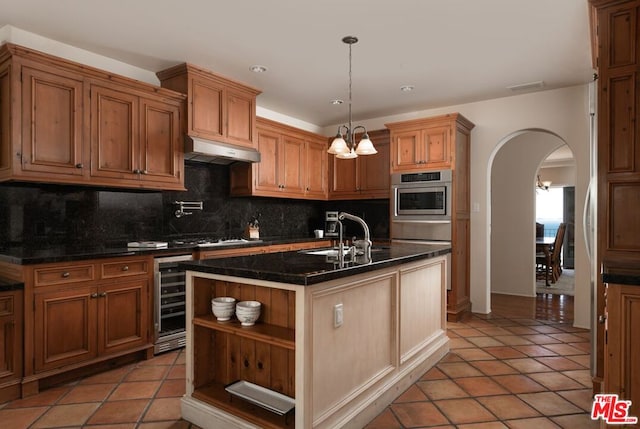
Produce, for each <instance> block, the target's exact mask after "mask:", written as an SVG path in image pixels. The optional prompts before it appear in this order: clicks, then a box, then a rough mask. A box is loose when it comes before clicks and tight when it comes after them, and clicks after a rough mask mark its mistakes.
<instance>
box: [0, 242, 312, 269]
mask: <svg viewBox="0 0 640 429" xmlns="http://www.w3.org/2000/svg"><path fill="white" fill-rule="evenodd" d="M314 240H320V241H321V240H324V239H315V238H309V237H307V238H277V237H274V238H269V239H263V240H259V241H250V242H248V243H243V244H228V245H224V246H217V247H205V248H202V249H201V250H214V249H215V250H218V249H232V248H244V247H252V246H267V245H273V244H284V243H297V242H305V241H314ZM165 241H167V242H169V243H171V241H170V240H165ZM195 249H196V246H195V245H193V244H185V245H171V244H170V245H169V246H168V247H165V248H161V249H153V248H132V247H127V245H126V243H122V245H103V244H95V245H86V244H85V245H72V244H60V245H48V246H47V245H45V246H43V245H38V244H37V243H36V244H30V245H21V246H4V247H1V246H0V261H3V262H8V263H10V264H17V265H33V264H45V263H52V262H66V261H81V260H87V259H98V258H112V257H119V256H134V255H153V256H162V255H167V256H168V255H180V254H182V255H186V254H189V253H191V252H193V251H194V250H195Z"/></svg>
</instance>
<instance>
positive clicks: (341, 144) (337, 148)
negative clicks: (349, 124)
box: [327, 134, 349, 155]
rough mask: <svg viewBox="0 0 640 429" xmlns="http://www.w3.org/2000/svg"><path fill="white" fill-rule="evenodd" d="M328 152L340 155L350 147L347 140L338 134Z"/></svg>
mask: <svg viewBox="0 0 640 429" xmlns="http://www.w3.org/2000/svg"><path fill="white" fill-rule="evenodd" d="M327 152H329V153H330V154H333V155H338V154H341V153H348V152H349V148H348V147H347V142H345V141H344V139H343V138H342V136H341V135H340V134H338V135H337V136H336V138H335V139H333V141H332V142H331V146H330V147H329V150H328V151H327Z"/></svg>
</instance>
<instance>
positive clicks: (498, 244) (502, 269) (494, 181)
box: [490, 131, 564, 297]
mask: <svg viewBox="0 0 640 429" xmlns="http://www.w3.org/2000/svg"><path fill="white" fill-rule="evenodd" d="M562 145H564V142H563V141H562V139H560V138H559V137H557V136H556V135H554V134H550V133H547V132H542V131H530V132H526V133H523V134H520V135H517V136H515V137H514V138H512V139H511V140H509V141H508V142H506V143H505V144H504V145H503V146H502V147H501V148H500V149H499V150H498V152H497V154H496V156H495V158H494V159H493V168H492V174H491V208H492V210H491V225H492V227H491V282H490V285H491V292H495V293H502V294H508V295H521V296H530V297H532V296H535V294H536V289H535V286H536V285H535V283H536V282H535V270H534V261H535V246H534V245H533V243H534V237H535V214H536V202H535V192H536V191H535V186H534V184H535V177H536V173H537V171H538V166H539V165H540V163H541V162H542V161H543V160H544V158H546V156H547V155H548V154H549V153H550V152H552V151H553V150H555V149H556V148H557V147H559V146H562Z"/></svg>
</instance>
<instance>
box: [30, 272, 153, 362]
mask: <svg viewBox="0 0 640 429" xmlns="http://www.w3.org/2000/svg"><path fill="white" fill-rule="evenodd" d="M148 290H149V284H148V281H147V280H146V279H144V280H132V281H126V282H122V283H113V284H105V285H100V286H98V287H96V286H94V285H91V284H87V285H84V286H80V287H74V288H71V289H67V290H53V291H43V292H40V291H37V292H36V293H35V294H34V298H35V332H34V334H35V335H34V351H35V363H34V369H35V371H36V372H40V371H46V370H50V369H55V368H60V367H62V366H65V365H70V364H74V363H77V362H82V361H86V360H90V359H93V358H95V357H97V356H104V355H106V354H111V353H116V352H120V351H126V350H128V349H130V348H135V347H138V346H143V345H144V344H145V343H147V341H148V320H149V317H150V315H149V305H148V293H149V292H148Z"/></svg>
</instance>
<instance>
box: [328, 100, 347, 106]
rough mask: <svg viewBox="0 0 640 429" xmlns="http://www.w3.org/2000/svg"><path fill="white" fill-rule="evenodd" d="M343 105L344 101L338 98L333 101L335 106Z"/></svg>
mask: <svg viewBox="0 0 640 429" xmlns="http://www.w3.org/2000/svg"><path fill="white" fill-rule="evenodd" d="M342 103H344V101H342V100H340V99H338V98H336V99H335V100H331V104H333V105H334V106H335V105H337V104H342Z"/></svg>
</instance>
